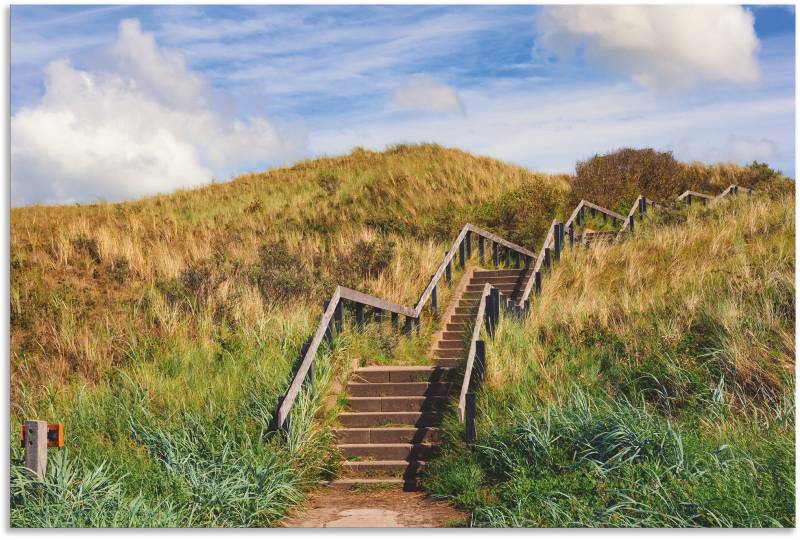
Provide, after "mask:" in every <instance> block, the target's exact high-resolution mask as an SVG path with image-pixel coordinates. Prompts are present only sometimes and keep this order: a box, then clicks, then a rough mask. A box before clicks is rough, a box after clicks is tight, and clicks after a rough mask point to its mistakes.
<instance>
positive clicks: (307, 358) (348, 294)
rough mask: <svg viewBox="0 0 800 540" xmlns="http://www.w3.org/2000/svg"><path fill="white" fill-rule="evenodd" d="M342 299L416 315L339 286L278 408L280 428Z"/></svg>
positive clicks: (378, 299) (402, 307) (402, 313)
mask: <svg viewBox="0 0 800 540" xmlns="http://www.w3.org/2000/svg"><path fill="white" fill-rule="evenodd" d="M341 300H350V301H352V302H358V303H359V304H362V305H365V306H371V307H375V308H378V309H382V310H385V311H390V312H392V313H397V314H399V315H405V316H407V317H414V310H412V309H411V308H409V307H406V306H401V305H400V304H395V303H394V302H389V301H386V300H383V299H381V298H377V297H375V296H371V295H369V294H365V293H362V292H359V291H355V290H353V289H348V288H347V287H342V286H337V287H336V289H335V290H334V291H333V294H332V295H331V299H330V300H329V301H328V305H327V307H326V308H325V311H324V313H323V314H322V317H320V320H319V324H318V325H317V331H316V332H315V333H314V337H313V339H312V340H311V343H310V344H309V346H308V349H307V350H306V353H305V355H304V356H303V361H302V363H301V364H300V367H298V368H297V373H296V374H295V377H294V379H293V380H292V384H291V386H289V389H288V390H287V391H286V394H285V395H284V397H283V402H282V403H281V406H280V407H279V408H278V418H277V426H278V428H280V427H283V424H284V423H285V422H286V419H287V418H288V417H289V411H290V410H291V409H292V405H294V402H295V400H296V399H297V394H299V393H300V390H301V389H302V387H303V381H305V380H306V377H307V376H308V371H309V369H311V366H312V365H313V363H314V357H315V356H316V355H317V350H318V349H319V346H320V344H321V343H322V340H323V339H324V338H325V334H326V333H327V332H328V327H329V326H330V324H331V319H333V315H334V312H335V311H336V307H337V305H338V304H339V302H340V301H341Z"/></svg>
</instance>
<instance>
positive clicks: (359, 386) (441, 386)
mask: <svg viewBox="0 0 800 540" xmlns="http://www.w3.org/2000/svg"><path fill="white" fill-rule="evenodd" d="M454 389H455V385H454V384H453V383H450V382H437V383H429V382H427V381H425V382H405V383H354V382H351V383H347V394H348V395H349V396H353V397H376V396H437V395H438V396H444V395H448V394H450V393H451V392H453V391H454Z"/></svg>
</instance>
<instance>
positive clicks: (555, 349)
mask: <svg viewBox="0 0 800 540" xmlns="http://www.w3.org/2000/svg"><path fill="white" fill-rule="evenodd" d="M684 217H685V221H684ZM684 217H680V216H679V217H678V218H676V217H675V216H671V217H670V216H669V215H666V214H661V216H660V217H659V215H656V216H654V217H651V218H648V221H647V222H646V224H645V225H644V227H642V229H641V230H640V231H639V232H638V233H637V235H636V236H635V237H634V238H633V239H628V240H626V241H624V242H621V243H615V244H605V245H603V244H599V245H596V246H594V247H592V248H591V249H588V250H585V249H580V248H578V249H573V250H568V251H567V252H566V256H562V260H561V262H560V263H559V264H558V265H556V266H555V268H554V270H553V271H552V273H551V274H549V275H547V276H546V277H545V279H544V280H543V288H542V294H541V296H540V297H539V298H538V299H537V300H535V301H534V302H533V305H532V308H531V311H532V314H531V317H530V318H529V319H527V320H525V321H524V322H523V323H521V324H519V323H515V322H510V321H507V322H504V324H503V325H501V330H500V333H499V336H500V338H499V339H498V340H496V341H495V343H494V345H493V346H492V347H493V351H492V353H491V357H492V358H494V359H497V360H496V362H495V363H494V364H493V365H492V366H491V368H490V370H489V377H488V380H489V383H490V384H491V387H492V388H493V390H495V391H497V392H500V391H503V390H502V389H507V391H509V392H512V393H513V394H514V395H515V396H517V398H518V399H521V400H523V401H526V402H528V403H534V402H539V403H541V402H547V401H552V400H556V399H558V396H563V395H564V390H565V389H567V388H569V387H570V386H571V385H574V384H578V385H580V386H586V387H590V388H591V387H594V388H599V387H602V388H605V389H606V390H604V391H608V389H609V388H612V389H613V388H615V387H618V386H626V385H629V384H635V382H634V381H635V379H636V378H637V377H650V376H653V377H656V378H658V379H663V380H664V381H667V382H663V381H662V382H663V384H664V385H665V386H666V387H667V389H668V390H669V389H670V385H675V386H680V385H681V384H684V383H686V381H684V379H686V380H694V381H695V383H694V384H698V383H697V382H696V381H699V380H702V381H704V383H705V384H707V385H709V386H708V387H709V388H710V387H711V386H712V385H713V384H716V382H717V381H718V380H719V379H720V377H721V378H723V379H724V381H725V388H726V391H727V392H729V393H730V398H731V399H732V400H733V401H736V400H737V399H741V398H742V397H743V396H747V398H753V399H761V398H767V397H775V396H778V395H780V394H781V393H782V392H783V391H784V390H785V388H792V387H793V381H794V369H795V361H794V358H795V344H794V322H795V319H794V305H795V296H794V271H795V269H794V256H795V254H794V235H795V222H794V197H792V196H791V194H784V195H783V196H780V197H776V198H770V197H766V196H755V197H752V198H747V197H743V196H740V197H738V198H736V199H733V198H731V199H727V200H724V201H722V202H721V203H720V204H719V205H716V206H715V207H713V208H702V207H695V208H693V209H692V210H691V211H689V212H688V213H687V214H686V215H685V216H684ZM672 221H676V223H672ZM623 372H624V373H625V376H622V375H621V373H623ZM603 373H604V375H601V374H603ZM673 379H674V380H673ZM675 381H682V382H675ZM686 384H688V383H686Z"/></svg>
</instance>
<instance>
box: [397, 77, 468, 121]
mask: <svg viewBox="0 0 800 540" xmlns="http://www.w3.org/2000/svg"><path fill="white" fill-rule="evenodd" d="M393 98H394V102H395V103H396V104H397V105H399V106H400V107H404V108H407V109H419V110H423V111H438V112H460V113H463V112H464V104H463V103H462V101H461V97H460V96H459V95H458V92H456V90H455V88H453V87H452V86H448V85H446V84H443V83H440V82H438V81H436V80H434V79H433V78H431V77H429V76H427V75H415V76H413V77H411V78H410V79H409V80H408V81H407V82H406V83H405V84H404V85H403V86H401V87H399V88H397V89H395V91H394V95H393Z"/></svg>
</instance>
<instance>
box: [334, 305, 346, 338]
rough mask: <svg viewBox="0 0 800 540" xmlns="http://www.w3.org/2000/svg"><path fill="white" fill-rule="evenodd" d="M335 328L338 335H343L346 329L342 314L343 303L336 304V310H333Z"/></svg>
mask: <svg viewBox="0 0 800 540" xmlns="http://www.w3.org/2000/svg"><path fill="white" fill-rule="evenodd" d="M333 327H334V329H335V330H336V332H337V333H341V331H342V329H343V328H344V317H343V314H342V301H341V300H339V301H338V302H336V308H334V310H333Z"/></svg>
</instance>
